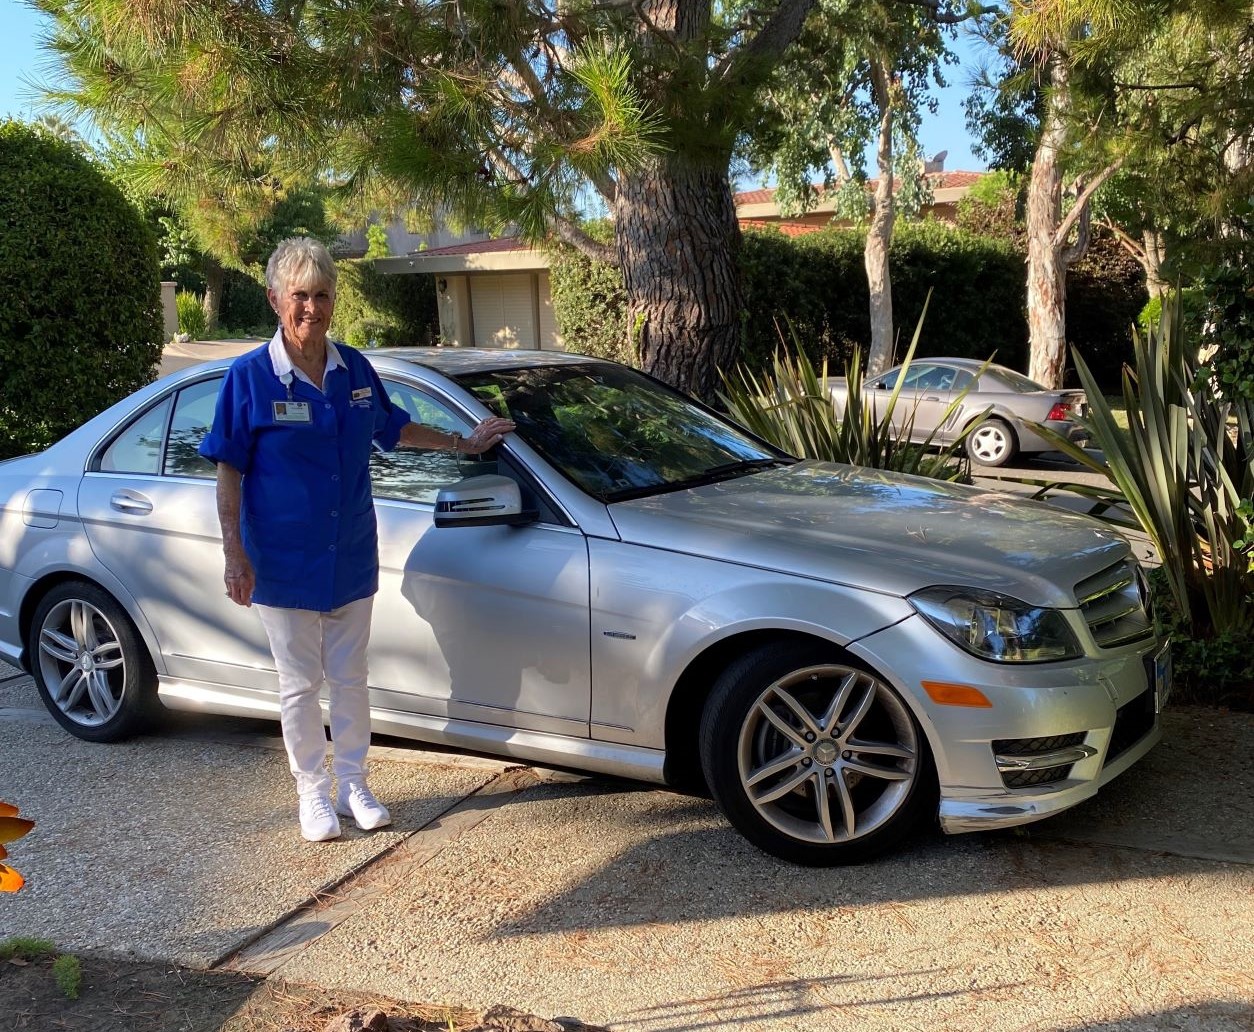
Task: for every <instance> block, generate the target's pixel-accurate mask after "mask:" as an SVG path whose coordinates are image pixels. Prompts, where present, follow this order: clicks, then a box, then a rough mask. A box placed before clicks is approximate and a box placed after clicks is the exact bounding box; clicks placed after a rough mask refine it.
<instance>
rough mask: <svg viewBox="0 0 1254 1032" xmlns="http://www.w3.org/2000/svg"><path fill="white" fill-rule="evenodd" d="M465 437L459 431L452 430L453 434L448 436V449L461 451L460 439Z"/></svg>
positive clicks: (462, 439)
mask: <svg viewBox="0 0 1254 1032" xmlns="http://www.w3.org/2000/svg"><path fill="white" fill-rule="evenodd" d="M465 439H466V438H464V437H463V436H462V435H461V434H460V433H458V432H457V431H456V430H454V431H453V436H452V437H451V438H449V445H450V447H449V451H461V450H462V441H464V440H465Z"/></svg>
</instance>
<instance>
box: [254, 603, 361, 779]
mask: <svg viewBox="0 0 1254 1032" xmlns="http://www.w3.org/2000/svg"><path fill="white" fill-rule="evenodd" d="M373 605H374V598H373V596H372V597H370V598H363V599H358V600H357V601H356V602H350V603H349V604H348V605H346V606H341V607H340V608H339V609H334V610H332V611H331V612H329V613H317V612H313V611H312V610H308V609H276V608H274V607H272V606H258V605H254V606H253V608H254V609H255V610H257V615H258V616H260V617H261V624H262V626H263V627H265V629H266V635H267V636H268V637H269V639H270V651H271V652H272V653H273V654H274V665H275V668H276V669H277V670H278V673H279V716H280V721H281V723H282V725H283V744H284V745H285V746H286V747H287V760H288V765H289V766H290V767H291V769H292V775H293V776H294V777H295V778H296V791H297V792H298V793H299V794H300V795H302V796H305V795H313V794H316V793H319V792H329V791H330V789H331V778H330V776H329V775H328V774H327V769H326V760H327V736H326V732H325V731H324V730H323V724H322V707H321V706H320V705H319V702H318V693H319V692H320V691H321V689H322V683H323V681H326V684H327V694H328V697H329V701H330V710H331V741H332V743H333V744H334V746H335V759H334V762H333V766H334V769H335V776H336V777H337V778H338V779H339V782H340V784H341V785H343V784H345V783H346V782H347V781H353V780H364V779H365V777H366V750H367V749H369V747H370V702H369V699H368V697H367V695H366V671H367V666H366V646H367V644H368V643H369V641H370V612H371V609H372V608H373Z"/></svg>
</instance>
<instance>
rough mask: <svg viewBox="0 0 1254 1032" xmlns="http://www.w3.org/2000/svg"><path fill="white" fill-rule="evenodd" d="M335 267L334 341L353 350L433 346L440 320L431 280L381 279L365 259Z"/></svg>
mask: <svg viewBox="0 0 1254 1032" xmlns="http://www.w3.org/2000/svg"><path fill="white" fill-rule="evenodd" d="M337 264H338V268H339V278H338V280H337V282H336V287H335V315H334V317H333V318H332V320H331V335H332V336H333V337H334V338H335V339H336V340H342V341H344V342H345V343H346V344H351V345H352V346H353V347H355V348H386V347H397V346H402V345H408V344H434V343H435V339H436V336H437V335H438V333H439V326H440V319H439V313H438V312H437V310H436V299H435V283H434V281H433V277H431V276H427V275H423V276H386V275H384V274H382V273H380V272H377V271H376V270H375V268H374V265H373V264H372V263H371V262H369V261H367V260H364V259H363V260H361V261H342V262H339V263H337Z"/></svg>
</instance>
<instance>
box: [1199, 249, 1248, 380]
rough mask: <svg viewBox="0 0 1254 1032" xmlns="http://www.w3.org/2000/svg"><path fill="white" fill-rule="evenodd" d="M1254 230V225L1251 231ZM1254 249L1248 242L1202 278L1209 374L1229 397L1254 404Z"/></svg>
mask: <svg viewBox="0 0 1254 1032" xmlns="http://www.w3.org/2000/svg"><path fill="white" fill-rule="evenodd" d="M1248 230H1249V231H1250V232H1254V226H1251V227H1248ZM1251 257H1254V247H1251V246H1250V245H1249V243H1248V242H1246V241H1245V240H1242V241H1241V242H1240V244H1238V245H1237V246H1235V247H1233V248H1232V249H1231V250H1230V251H1229V253H1228V254H1226V255H1225V256H1224V257H1223V259H1222V260H1220V261H1219V262H1218V263H1216V264H1215V265H1212V266H1210V267H1208V268H1206V269H1205V270H1203V272H1202V274H1201V276H1200V277H1199V278H1198V279H1199V281H1198V291H1197V292H1198V294H1199V295H1200V300H1201V305H1202V326H1203V332H1202V343H1203V346H1205V347H1206V348H1207V349H1208V351H1210V352H1212V355H1211V357H1210V358H1209V359H1208V361H1207V371H1208V372H1209V373H1210V375H1211V376H1212V377H1213V378H1214V380H1215V382H1216V384H1217V386H1218V388H1219V390H1220V391H1221V392H1222V393H1223V394H1224V396H1225V397H1228V398H1232V399H1234V400H1235V399H1238V398H1242V399H1245V400H1246V401H1254V280H1252V279H1251V276H1250V268H1251V263H1250V261H1249V260H1248V259H1249V258H1251Z"/></svg>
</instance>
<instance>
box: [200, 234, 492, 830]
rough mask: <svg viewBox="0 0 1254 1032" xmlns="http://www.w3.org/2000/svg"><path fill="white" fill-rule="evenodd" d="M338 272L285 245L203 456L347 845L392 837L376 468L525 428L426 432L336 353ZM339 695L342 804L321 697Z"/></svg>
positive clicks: (241, 580) (299, 778) (285, 716)
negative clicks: (385, 791) (380, 675)
mask: <svg viewBox="0 0 1254 1032" xmlns="http://www.w3.org/2000/svg"><path fill="white" fill-rule="evenodd" d="M335 278H336V269H335V263H334V262H333V261H332V260H331V256H330V254H329V253H328V252H327V250H326V248H325V247H323V246H322V244H320V243H318V242H317V241H316V240H312V239H310V238H308V237H295V238H292V239H289V240H284V241H283V242H282V243H281V244H279V246H278V247H277V248H276V249H275V252H274V254H273V255H272V256H271V257H270V262H269V265H268V266H267V268H266V284H267V287H268V296H269V298H270V304H271V306H272V307H273V308H274V310H275V312H276V313H277V314H278V317H279V328H278V330H277V331H276V332H275V334H274V337H273V338H272V339H271V340H270V342H269V343H268V344H266V345H265V346H263V347H260V348H258V349H257V350H255V351H252V352H250V353H248V354H245V355H241V356H240V357H239V358H238V359H236V360H235V362H234V363H233V364H232V366H231V368H230V370H229V371H228V373H227V376H226V381H225V383H224V384H223V386H222V393H221V394H220V395H219V396H218V407H217V412H216V414H215V415H214V420H213V429H212V431H211V432H210V433H209V434H208V435H207V436H206V437H205V439H204V442H203V443H202V444H201V446H200V453H201V454H202V455H203V456H205V458H207V459H209V460H210V461H211V462H215V463H217V466H218V517H219V519H220V521H221V523H222V545H223V550H224V551H225V553H226V589H227V594H228V595H229V596H230V597H231V599H232V600H233V601H234V602H236V603H238V604H239V605H241V606H248V605H252V606H253V607H254V608H255V609H256V611H257V613H258V615H259V616H260V618H261V623H262V625H263V626H264V627H265V630H266V634H267V636H268V637H269V639H270V648H271V651H272V652H273V654H274V663H275V668H276V669H277V670H278V675H279V706H280V717H281V721H282V725H283V742H284V744H285V746H286V747H287V755H288V761H289V764H290V766H291V770H292V774H293V775H294V776H295V778H296V791H297V794H298V795H299V797H300V827H301V834H302V835H304V837H305V838H306V839H308V840H309V841H311V842H321V841H325V840H327V839H333V838H336V837H338V836H339V834H340V822H339V818H338V816H337V814H341V815H345V816H352V818H353V820H354V821H356V823H357V826H358V827H359V828H362V829H365V830H370V829H372V828H379V827H382V826H383V825H386V824H389V823H390V822H391V819H392V818H391V815H390V814H389V813H388V811H387V809H386V808H385V807H384V806H383V805H382V804H381V803H380V802H379V801H378V800H377V799H375V797H374V795H373V793H371V791H370V789H369V788H368V787H367V785H366V750H367V748H368V747H369V744H370V710H369V703H368V699H367V694H366V646H367V643H368V642H369V639H370V611H371V606H372V603H373V600H374V594H375V592H376V591H377V590H378V582H379V557H378V541H377V537H376V532H375V516H374V508H373V505H372V502H371V494H370V454H371V450H372V449H373V448H374V447H376V446H377V447H380V448H383V449H390V448H394V447H396V446H397V445H398V444H400V445H405V446H409V447H414V448H443V449H449V450H452V451H459V452H464V453H468V454H471V455H477V454H479V453H481V452H483V451H486V450H487V449H488V448H491V447H492V446H493V445H495V444H496V443H497V442H499V441H500V440H501V438H502V436H503V435H504V434H506V433H508V432H509V431H511V430H512V429H513V428H514V426H513V424H512V423H510V422H509V421H508V420H504V419H498V418H492V419H486V420H484V421H483V422H482V423H480V424H479V425H478V426H476V427H475V428H474V431H473V432H472V433H471V434H470V435H469V436H467V437H463V436H462V435H460V434H456V433H452V434H450V433H446V432H445V431H443V430H437V429H434V428H432V427H427V426H420V425H417V424H415V423H411V422H410V421H409V417H408V416H407V415H406V414H405V413H404V412H403V411H402V410H401V409H399V408H397V407H396V406H395V405H393V404H392V403H391V402H390V401H389V400H388V396H387V393H386V391H385V390H384V388H383V384H382V383H381V382H380V380H379V377H378V374H377V373H375V371H374V369H373V368H372V367H371V365H370V363H369V362H367V361H366V360H365V358H363V357H362V356H361V355H360V354H358V353H357V352H356V351H355V350H354V349H353V348H349V347H343V346H339V347H337V346H336V345H335V344H333V343H332V342H331V341H330V340H328V339H327V327H328V326H329V325H330V323H331V313H332V311H333V310H334V308H335ZM323 681H325V682H326V683H327V686H328V689H329V693H330V710H331V739H332V742H333V744H334V761H333V769H334V771H335V777H336V781H337V793H336V798H335V804H334V805H332V802H331V794H330V792H331V779H330V777H329V776H328V774H327V771H326V752H327V741H326V734H325V732H324V731H323V724H322V711H321V709H320V707H319V703H318V693H319V690H320V688H321V686H322V682H323Z"/></svg>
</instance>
